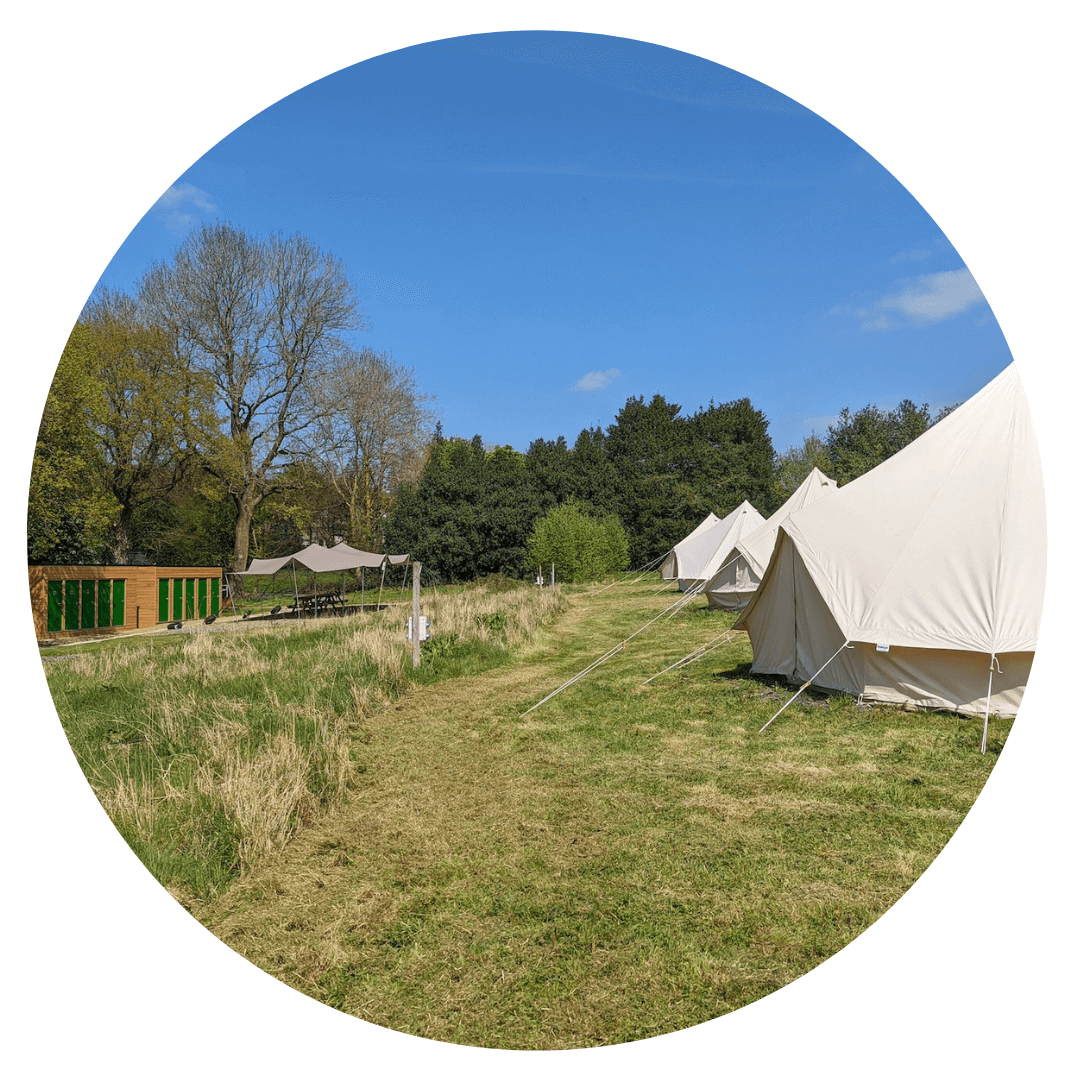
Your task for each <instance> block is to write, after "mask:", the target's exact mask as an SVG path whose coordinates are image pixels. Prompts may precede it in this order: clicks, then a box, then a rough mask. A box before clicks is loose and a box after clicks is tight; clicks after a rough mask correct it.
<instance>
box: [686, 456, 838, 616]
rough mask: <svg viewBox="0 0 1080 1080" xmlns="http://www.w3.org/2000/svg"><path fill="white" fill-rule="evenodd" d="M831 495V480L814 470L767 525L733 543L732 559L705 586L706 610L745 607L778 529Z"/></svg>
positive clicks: (759, 578)
mask: <svg viewBox="0 0 1080 1080" xmlns="http://www.w3.org/2000/svg"><path fill="white" fill-rule="evenodd" d="M834 491H836V481H835V480H830V479H829V477H827V476H826V475H825V474H824V473H823V472H822V471H821V470H820V469H819V468H817V467H816V466H815V467H814V468H813V469H812V470H811V471H810V475H809V476H807V478H806V479H805V480H804V481H803V482H802V483H801V484H800V485H799V486H798V487H797V488H796V489H795V490H794V491H793V492H792V493H791V496H790V497H789V498H788V500H787V502H785V503H784V505H783V506H781V507H780V509H779V510H777V511H776V513H775V514H773V515H772V516H771V517H770V518H769V519H768V521H766V522H765V523H764V524H762V525H760V526H758V528H756V529H754V530H753V532H751V533H749V534H747V535H744V536H743V537H741V538H740V539H739V540H738V541H737V542H736V544H735V548H734V551H733V552H732V555H731V557H730V558H729V559H728V560H727V562H726V563H725V564H724V565H723V566H722V567H721V568H720V569H719V570H718V571H717V572H716V573H715V574H714V575H713V576H712V577H711V578H710V579H709V581H708V583H707V584H706V586H705V598H706V599H707V600H708V601H709V607H711V608H721V609H723V610H725V611H739V610H741V609H742V608H744V607H746V605H747V604H748V603H749V602H750V597H751V596H752V595H753V594H754V592H755V590H756V589H757V587H758V585H760V584H761V579H762V577H763V576H764V574H765V568H766V567H767V566H768V565H769V559H770V558H771V557H772V552H773V548H774V547H775V546H776V534H777V532H778V531H779V529H780V526H781V525H782V524H783V523H784V522H785V521H787V519H788V517H789V516H790V515H791V514H793V513H794V512H795V511H796V510H801V509H802V508H803V507H804V506H809V505H810V504H811V503H815V502H817V501H818V499H823V498H824V497H825V496H826V495H828V494H830V493H831V492H834Z"/></svg>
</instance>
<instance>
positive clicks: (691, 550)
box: [661, 500, 765, 592]
mask: <svg viewBox="0 0 1080 1080" xmlns="http://www.w3.org/2000/svg"><path fill="white" fill-rule="evenodd" d="M711 516H712V515H710V517H711ZM708 520H709V519H708V518H706V519H705V521H703V522H702V523H701V525H699V526H698V527H697V528H696V529H695V530H694V531H693V532H692V533H691V534H690V535H689V536H688V537H686V539H685V540H680V541H679V543H678V544H676V546H675V547H674V548H673V549H672V555H673V556H674V562H675V566H674V569H673V572H672V577H674V578H677V579H678V582H679V589H680V591H682V592H686V591H688V590H693V591H695V592H698V591H700V589H701V587H702V586H704V585H705V583H706V582H707V581H708V580H709V579H710V578H711V577H712V576H713V575H714V574H715V573H716V572H717V571H718V570H720V569H721V568H722V567H723V566H724V565H725V564H726V563H727V562H728V561H729V560H730V559H731V557H732V553H733V552H734V550H735V545H736V544H737V543H738V542H739V541H740V540H741V539H742V538H743V537H744V536H747V535H749V534H750V533H751V532H753V531H754V530H755V529H757V528H758V527H759V526H761V525H764V524H765V519H764V518H763V517H762V516H761V515H760V514H759V513H758V512H757V510H755V509H754V507H753V506H751V505H750V503H749V502H747V501H746V500H743V502H741V503H739V505H738V506H736V507H735V509H734V510H732V511H731V513H730V514H728V515H727V516H726V517H724V518H721V519H720V520H718V521H714V522H713V524H712V525H709V526H708V528H703V526H704V525H705V523H706V522H707V521H708ZM663 565H664V567H666V566H667V562H665V563H664V564H663ZM661 573H663V570H661Z"/></svg>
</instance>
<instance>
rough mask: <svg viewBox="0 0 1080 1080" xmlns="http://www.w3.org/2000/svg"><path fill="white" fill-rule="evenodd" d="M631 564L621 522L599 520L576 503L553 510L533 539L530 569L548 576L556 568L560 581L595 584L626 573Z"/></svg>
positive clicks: (535, 529) (539, 523)
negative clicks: (536, 568) (620, 572)
mask: <svg viewBox="0 0 1080 1080" xmlns="http://www.w3.org/2000/svg"><path fill="white" fill-rule="evenodd" d="M628 563H629V546H628V544H627V541H626V533H625V532H624V531H623V527H622V524H621V522H620V521H619V519H618V518H617V517H615V515H614V514H605V515H603V516H601V517H597V516H595V515H594V514H591V513H589V512H588V510H587V509H585V508H584V507H583V506H582V505H581V504H580V503H577V502H575V501H570V502H565V503H563V504H562V505H561V506H556V507H553V508H552V509H551V510H549V511H548V512H547V513H546V514H545V515H544V516H543V517H541V518H540V520H539V521H537V523H536V524H535V525H534V526H533V530H532V533H531V534H530V536H529V545H528V565H529V567H530V569H531V568H532V567H538V568H541V569H542V571H543V573H544V574H545V575H546V573H547V571H548V568H549V567H550V566H551V565H552V564H554V566H555V577H556V580H559V581H569V582H573V583H576V582H581V581H595V580H596V579H597V578H599V577H602V576H603V575H604V574H609V573H612V572H614V571H617V570H625V569H626V567H627V565H628Z"/></svg>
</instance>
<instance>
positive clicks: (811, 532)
mask: <svg viewBox="0 0 1080 1080" xmlns="http://www.w3.org/2000/svg"><path fill="white" fill-rule="evenodd" d="M1045 585H1046V503H1045V496H1044V492H1043V480H1042V472H1041V469H1040V465H1039V453H1038V449H1037V447H1036V444H1035V435H1034V432H1033V430H1032V424H1031V415H1030V413H1029V411H1028V404H1027V398H1026V397H1025V396H1024V390H1023V387H1022V386H1021V385H1020V379H1019V377H1018V375H1017V372H1016V366H1015V364H1011V365H1010V366H1009V367H1008V368H1006V369H1005V370H1004V371H1003V372H1002V373H1001V374H1000V375H999V376H998V377H997V378H995V379H994V380H993V381H992V382H991V383H990V384H989V385H988V386H986V387H985V388H984V389H983V390H981V391H979V393H977V394H976V395H975V396H974V397H973V398H971V399H970V400H969V401H967V402H965V404H963V405H961V406H960V407H959V408H958V409H956V411H955V412H953V413H951V414H950V415H949V416H947V417H945V418H944V419H943V420H941V421H939V422H938V423H937V424H935V425H934V426H933V427H932V428H930V430H929V431H927V432H926V433H925V434H923V435H921V436H920V437H919V438H918V439H916V440H915V441H914V442H912V443H910V444H909V445H908V446H906V447H904V449H902V450H900V451H899V452H898V453H896V454H895V455H894V456H893V457H891V458H889V459H888V460H887V461H885V462H883V463H882V464H881V465H878V466H877V468H875V469H872V470H871V471H870V472H868V473H866V474H865V475H863V476H860V477H859V478H858V479H856V480H853V481H852V482H851V483H850V484H847V485H845V486H844V487H842V488H840V489H839V490H837V491H836V492H834V493H832V494H831V495H829V497H828V498H825V499H821V500H820V501H818V502H815V503H813V504H812V505H808V506H804V507H803V508H802V509H801V510H797V511H796V512H795V513H793V514H791V515H790V517H789V518H788V519H787V521H785V522H784V523H783V524H782V525H781V526H780V527H779V530H778V538H777V542H776V547H775V550H774V551H773V553H772V558H771V560H770V562H769V565H768V567H767V569H766V571H765V575H764V578H763V579H762V582H761V586H760V587H759V588H758V590H757V592H756V593H754V595H753V597H752V599H751V600H750V603H749V604H748V605H747V607H746V609H745V611H744V612H743V613H742V615H741V616H740V617H739V619H738V621H737V622H736V623H735V627H736V629H745V630H746V631H747V632H748V633H749V635H750V640H751V642H752V644H753V648H754V661H753V666H752V669H751V670H753V671H755V672H762V673H772V674H777V675H784V676H787V677H788V678H790V679H793V680H794V681H796V682H804V683H806V682H810V683H812V684H813V685H814V686H819V687H822V688H826V689H831V690H839V691H843V692H845V693H848V694H853V695H860V696H861V697H862V698H864V699H866V700H869V701H882V702H892V703H895V704H899V705H911V706H920V707H925V708H931V709H948V710H952V711H955V712H959V713H966V714H972V715H981V716H983V718H984V721H983V750H984V752H985V749H986V723H987V721H988V719H989V716H990V714H991V713H993V714H995V715H998V716H1015V714H1016V710H1017V707H1018V706H1019V704H1020V700H1021V698H1022V697H1023V693H1024V687H1025V685H1026V683H1027V679H1028V673H1029V672H1030V670H1031V661H1032V657H1033V655H1034V651H1035V645H1036V642H1037V640H1038V631H1039V620H1040V618H1041V615H1042V602H1043V591H1044V588H1045ZM845 646H850V647H848V648H845Z"/></svg>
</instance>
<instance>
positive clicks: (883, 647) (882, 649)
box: [875, 645, 889, 652]
mask: <svg viewBox="0 0 1080 1080" xmlns="http://www.w3.org/2000/svg"><path fill="white" fill-rule="evenodd" d="M888 651H889V646H888V645H877V646H875V652H888Z"/></svg>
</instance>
